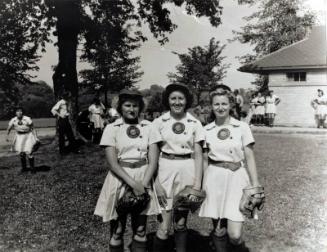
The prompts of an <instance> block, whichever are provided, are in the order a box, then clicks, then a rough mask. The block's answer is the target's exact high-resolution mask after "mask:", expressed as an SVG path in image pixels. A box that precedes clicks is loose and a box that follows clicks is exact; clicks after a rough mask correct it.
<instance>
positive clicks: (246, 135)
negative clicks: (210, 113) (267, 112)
mask: <svg viewBox="0 0 327 252" xmlns="http://www.w3.org/2000/svg"><path fill="white" fill-rule="evenodd" d="M204 128H205V133H206V142H205V148H207V149H208V157H209V158H210V159H212V160H214V161H225V162H240V161H242V160H243V159H244V147H245V146H247V145H249V144H253V143H254V138H253V135H252V132H251V129H250V127H249V125H248V124H247V123H245V122H241V121H239V120H236V119H235V118H233V117H231V118H230V122H229V124H226V125H221V126H218V125H216V123H215V122H212V123H210V124H208V125H206V126H205V127H204Z"/></svg>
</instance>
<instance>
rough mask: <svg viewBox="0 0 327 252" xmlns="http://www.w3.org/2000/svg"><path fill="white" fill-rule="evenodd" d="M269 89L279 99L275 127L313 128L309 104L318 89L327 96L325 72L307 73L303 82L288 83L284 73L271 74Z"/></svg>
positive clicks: (312, 111) (312, 117)
mask: <svg viewBox="0 0 327 252" xmlns="http://www.w3.org/2000/svg"><path fill="white" fill-rule="evenodd" d="M269 88H270V89H271V90H274V93H275V94H276V95H277V96H278V97H279V98H280V99H281V103H280V104H279V105H278V108H277V115H276V119H275V124H276V125H282V126H300V127H301V126H302V127H314V126H315V125H316V123H315V118H314V110H313V108H312V107H311V105H310V103H311V100H312V99H313V98H314V97H315V96H316V94H317V89H318V88H320V89H322V90H324V92H325V94H326V95H327V72H326V71H325V70H320V71H311V72H307V80H306V81H305V82H302V81H301V82H294V81H289V80H287V77H286V73H271V74H270V75H269Z"/></svg>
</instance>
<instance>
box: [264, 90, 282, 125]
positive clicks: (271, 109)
mask: <svg viewBox="0 0 327 252" xmlns="http://www.w3.org/2000/svg"><path fill="white" fill-rule="evenodd" d="M273 93H274V91H273V90H270V91H269V95H268V96H266V120H267V126H269V127H273V125H274V120H275V116H276V107H277V105H278V104H279V103H280V99H279V98H278V97H277V96H276V95H274V94H273Z"/></svg>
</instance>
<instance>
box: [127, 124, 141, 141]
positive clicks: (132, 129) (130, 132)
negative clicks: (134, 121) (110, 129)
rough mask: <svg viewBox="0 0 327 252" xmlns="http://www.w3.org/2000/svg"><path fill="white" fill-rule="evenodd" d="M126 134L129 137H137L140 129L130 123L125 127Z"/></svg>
mask: <svg viewBox="0 0 327 252" xmlns="http://www.w3.org/2000/svg"><path fill="white" fill-rule="evenodd" d="M126 134H127V136H129V137H130V138H137V137H138V136H139V135H140V130H139V128H138V127H136V126H133V125H131V126H129V127H128V128H127V130H126Z"/></svg>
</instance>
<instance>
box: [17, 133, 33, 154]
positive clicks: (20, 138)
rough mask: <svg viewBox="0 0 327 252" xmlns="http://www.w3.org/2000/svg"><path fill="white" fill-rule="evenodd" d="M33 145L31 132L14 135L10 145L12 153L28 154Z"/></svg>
mask: <svg viewBox="0 0 327 252" xmlns="http://www.w3.org/2000/svg"><path fill="white" fill-rule="evenodd" d="M35 143H36V138H35V136H34V134H33V133H32V132H27V133H16V135H15V138H14V141H13V144H12V151H16V152H26V153H27V154H30V153H31V152H32V149H33V146H34V144H35Z"/></svg>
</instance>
